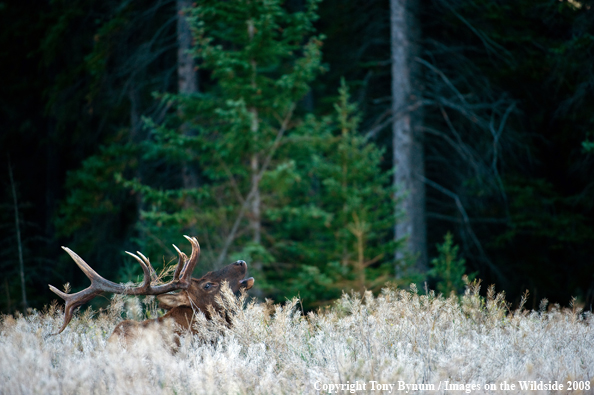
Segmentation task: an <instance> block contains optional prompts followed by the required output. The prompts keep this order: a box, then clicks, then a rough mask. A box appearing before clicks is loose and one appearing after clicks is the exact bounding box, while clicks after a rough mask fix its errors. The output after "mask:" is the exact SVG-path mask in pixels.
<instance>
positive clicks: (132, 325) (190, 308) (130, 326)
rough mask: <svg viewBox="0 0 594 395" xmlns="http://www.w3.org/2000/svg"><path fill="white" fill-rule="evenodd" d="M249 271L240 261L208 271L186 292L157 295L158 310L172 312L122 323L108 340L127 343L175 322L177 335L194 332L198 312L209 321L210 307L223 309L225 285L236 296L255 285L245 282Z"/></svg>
mask: <svg viewBox="0 0 594 395" xmlns="http://www.w3.org/2000/svg"><path fill="white" fill-rule="evenodd" d="M246 272H247V264H246V263H245V262H244V261H237V262H235V263H232V264H230V265H228V266H225V267H224V268H222V269H220V270H217V271H214V272H208V273H206V274H205V275H204V276H202V277H200V278H198V279H196V278H192V283H191V284H190V287H189V288H188V289H187V290H184V291H181V292H179V293H176V294H164V295H159V296H157V299H158V301H159V307H161V308H163V309H165V310H169V311H168V312H167V313H166V314H165V315H164V316H163V317H159V318H157V319H152V320H146V321H142V322H137V321H131V320H126V321H122V322H120V323H119V324H118V325H117V326H116V328H115V329H114V331H113V333H112V335H111V336H110V338H109V340H108V341H109V342H114V341H121V340H123V341H124V342H125V343H127V342H128V341H129V340H132V339H133V338H135V337H136V336H137V335H138V334H139V333H141V332H143V331H145V330H157V331H161V330H162V329H163V328H164V327H168V326H169V325H170V324H172V323H173V324H175V328H176V329H175V333H176V334H177V335H180V334H182V333H184V332H188V331H191V332H195V330H194V328H193V322H194V314H195V313H196V312H198V311H201V312H202V313H204V315H205V316H206V318H207V319H210V314H209V312H208V308H209V306H212V307H213V308H214V310H215V311H217V312H218V311H220V310H221V307H220V306H219V305H218V304H217V303H216V302H215V298H216V296H217V295H219V294H220V291H221V287H222V286H223V282H227V283H228V284H229V288H231V290H232V291H233V292H234V293H238V292H239V291H240V289H245V290H248V289H250V288H251V287H252V286H253V285H254V279H253V278H251V277H250V278H249V279H245V280H244V279H243V278H244V277H245V275H246ZM176 343H177V341H176Z"/></svg>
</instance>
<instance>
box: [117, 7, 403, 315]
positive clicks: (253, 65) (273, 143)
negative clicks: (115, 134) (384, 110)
mask: <svg viewBox="0 0 594 395" xmlns="http://www.w3.org/2000/svg"><path fill="white" fill-rule="evenodd" d="M316 3H317V2H315V1H311V2H309V3H308V6H307V8H306V10H305V11H303V12H296V13H292V14H290V13H288V12H287V11H286V10H285V9H284V8H283V7H281V2H278V1H268V2H252V3H244V2H218V1H204V2H201V3H200V5H199V6H197V7H196V8H195V9H194V10H192V18H191V21H192V26H193V28H194V33H195V35H196V47H195V49H194V54H195V55H196V57H197V59H198V60H199V61H200V62H201V63H200V64H201V66H200V67H201V69H202V70H205V71H208V72H209V75H210V78H211V81H210V82H209V83H208V84H205V85H206V86H205V88H204V89H205V91H204V92H201V93H197V94H192V95H188V94H185V95H179V94H178V95H170V94H165V95H162V96H161V99H162V100H163V101H164V102H167V103H172V104H174V105H175V106H176V107H177V109H178V111H177V112H176V113H175V114H172V116H171V117H169V118H168V120H166V122H164V123H157V122H155V121H153V120H151V119H146V126H147V127H148V128H149V130H150V139H148V140H147V141H145V142H144V143H143V144H142V152H143V153H144V154H143V160H145V161H165V163H167V164H168V166H173V167H172V169H181V168H182V167H183V166H184V165H185V166H192V167H194V168H195V169H198V170H199V173H200V184H199V186H198V187H196V188H187V187H185V188H184V187H183V186H180V183H179V177H176V176H173V177H172V178H174V179H175V178H177V180H178V181H177V184H176V183H171V184H170V186H167V187H163V185H164V183H157V182H155V181H154V180H153V181H152V182H146V181H144V182H143V181H141V180H137V179H126V178H125V177H120V176H118V180H119V181H120V182H122V183H123V185H124V186H125V187H127V188H131V189H132V190H134V191H135V192H136V193H138V194H140V195H141V196H142V199H143V209H142V211H141V218H140V221H139V229H140V230H141V233H143V234H144V235H145V237H144V240H146V241H147V242H148V245H150V244H152V245H153V246H154V247H158V248H159V250H158V251H159V252H162V249H161V245H164V244H167V243H168V242H178V240H179V237H180V235H181V234H182V233H186V232H190V233H192V234H195V235H196V236H197V237H198V238H199V240H200V241H201V243H202V245H203V249H202V251H203V254H202V256H203V258H202V260H201V261H202V265H203V267H202V269H201V270H204V269H206V268H211V267H212V266H214V265H217V264H222V263H223V261H224V260H228V259H236V258H237V259H239V258H241V259H245V260H247V261H248V262H250V265H251V266H250V270H252V271H255V272H256V274H255V275H256V276H257V277H258V281H257V286H258V287H259V288H260V289H261V290H263V291H264V292H265V294H266V295H269V296H272V297H274V298H277V299H280V300H282V299H284V298H285V297H290V296H293V295H301V297H302V298H303V300H304V304H305V306H306V307H308V308H309V307H314V306H316V305H319V304H321V303H325V302H327V301H329V300H331V299H334V298H337V297H340V294H341V292H342V290H344V289H347V290H351V289H355V290H357V291H364V290H365V289H374V290H377V289H379V287H380V286H381V285H383V284H384V283H385V282H386V281H387V280H388V279H389V278H391V277H392V275H391V274H392V273H393V269H394V264H395V263H394V260H393V258H392V257H393V254H394V248H395V247H396V244H395V243H394V242H393V241H392V240H391V236H390V233H391V225H392V223H393V221H394V214H393V212H394V201H393V197H392V195H393V194H392V189H391V187H390V179H389V174H388V173H385V172H382V170H381V163H382V159H383V154H382V151H381V150H380V149H379V148H377V147H376V146H375V145H373V144H370V143H368V142H366V141H365V139H364V138H363V137H361V136H360V135H359V131H358V125H359V119H360V118H359V116H358V115H357V114H356V108H355V106H354V105H353V104H351V103H350V102H349V94H348V89H347V86H346V83H345V82H344V81H343V82H342V86H341V88H340V90H339V101H338V102H337V103H336V105H335V108H334V113H333V114H331V115H328V116H326V117H323V118H318V117H315V116H313V115H311V114H309V115H306V116H303V115H301V114H302V110H301V109H300V107H299V101H300V100H301V99H302V98H303V97H304V96H305V95H306V94H307V93H308V91H309V84H310V83H311V82H312V81H313V79H314V78H315V77H316V76H317V75H318V74H319V73H320V72H322V71H323V67H322V66H321V52H320V47H321V44H322V43H321V37H318V36H311V37H308V35H310V34H312V33H313V27H312V23H313V22H314V21H315V20H316V18H317V17H316V14H315V9H316ZM188 130H190V131H188ZM156 177H157V178H158V177H160V176H159V175H156ZM165 185H166V183H165ZM256 196H257V199H258V200H257V204H258V209H259V210H261V211H260V212H259V213H258V212H256V211H254V208H253V207H254V204H255V202H256V200H255V197H256ZM258 216H259V217H258ZM257 221H259V226H260V228H259V230H258V231H256V230H255V229H254V222H257ZM257 232H259V233H257ZM260 236H261V237H260ZM156 239H158V240H160V241H161V242H160V243H159V245H155V243H154V240H156ZM148 245H147V247H148ZM142 248H144V246H143V247H142ZM147 251H148V252H149V253H150V249H147Z"/></svg>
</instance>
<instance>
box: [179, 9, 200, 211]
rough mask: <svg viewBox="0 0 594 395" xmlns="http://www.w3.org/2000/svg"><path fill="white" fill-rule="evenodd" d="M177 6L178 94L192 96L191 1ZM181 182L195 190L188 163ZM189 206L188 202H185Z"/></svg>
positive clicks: (194, 89)
mask: <svg viewBox="0 0 594 395" xmlns="http://www.w3.org/2000/svg"><path fill="white" fill-rule="evenodd" d="M176 6H177V43H178V47H177V82H178V89H177V91H178V93H179V94H192V93H196V92H198V76H197V74H196V70H195V68H196V64H195V61H194V57H193V56H192V55H191V54H190V53H189V50H190V49H191V48H192V32H191V30H190V25H189V23H188V21H187V19H186V15H185V13H184V10H186V9H188V8H190V7H191V6H192V1H189V0H176ZM179 115H180V116H181V118H182V119H183V115H184V114H183V108H180V109H179ZM181 128H182V133H183V134H184V135H190V133H191V130H190V127H189V125H188V124H187V123H184V124H183V125H182V126H181ZM182 182H183V187H184V189H191V188H196V187H197V186H198V174H197V172H196V169H195V168H194V167H193V166H192V165H191V164H190V163H189V162H188V161H183V163H182ZM186 203H187V204H190V202H186Z"/></svg>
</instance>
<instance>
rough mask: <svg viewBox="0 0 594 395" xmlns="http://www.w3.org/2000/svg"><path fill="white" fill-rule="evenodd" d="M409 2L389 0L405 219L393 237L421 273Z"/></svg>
mask: <svg viewBox="0 0 594 395" xmlns="http://www.w3.org/2000/svg"><path fill="white" fill-rule="evenodd" d="M413 1H414V0H390V25H391V49H392V114H393V123H392V132H393V147H392V148H393V158H394V184H395V185H396V187H397V188H399V189H398V192H397V194H398V197H399V198H400V201H402V204H403V207H404V211H405V218H403V219H401V220H399V221H398V222H397V223H396V225H395V237H396V238H397V239H400V238H402V237H405V238H406V239H407V247H408V250H409V252H410V253H412V254H413V255H416V256H418V258H417V260H416V269H417V270H418V271H420V272H425V271H426V270H427V234H426V233H427V231H426V224H425V185H424V183H423V179H424V173H425V166H424V153H423V142H422V136H421V135H420V128H418V127H417V128H415V124H414V123H415V121H418V120H419V119H420V117H418V116H414V114H411V112H410V111H407V110H406V108H407V107H408V106H409V104H410V102H411V99H412V97H413V96H414V94H413V92H414V91H413V78H414V73H413V62H412V59H413V58H414V51H415V48H414V42H413V40H412V38H413V37H414V35H415V26H414V15H413V9H412V8H411V5H412V3H413ZM396 258H397V259H402V258H404V253H403V252H402V251H397V252H396ZM399 274H402V273H399Z"/></svg>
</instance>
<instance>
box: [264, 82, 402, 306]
mask: <svg viewBox="0 0 594 395" xmlns="http://www.w3.org/2000/svg"><path fill="white" fill-rule="evenodd" d="M358 124H359V117H358V116H357V114H356V112H355V106H354V105H353V104H351V103H349V94H348V89H347V87H346V84H345V82H344V81H343V82H342V86H341V88H340V90H339V101H338V103H336V105H335V113H334V114H332V115H330V116H328V117H326V118H323V119H322V120H321V121H319V122H317V121H316V120H314V119H313V117H311V118H309V120H308V122H306V123H305V124H304V127H305V129H302V130H300V133H296V134H294V135H293V138H292V141H291V145H289V147H290V148H292V149H293V153H294V154H293V155H294V158H296V159H295V167H294V169H293V170H292V177H293V178H292V185H290V186H289V188H288V191H287V192H288V193H287V194H285V195H284V196H283V199H284V200H283V204H282V205H281V207H280V208H277V209H269V210H268V216H269V218H270V219H271V220H272V221H274V223H275V225H274V227H275V228H276V229H277V234H278V236H277V238H278V239H279V240H282V242H280V241H279V242H277V243H276V246H275V249H276V250H277V251H278V254H279V256H280V257H282V258H281V262H290V263H287V264H284V265H283V269H282V273H279V274H278V275H277V278H278V279H279V281H280V280H282V279H286V278H287V277H289V281H288V284H289V287H288V288H286V287H285V290H284V291H285V292H287V291H289V292H290V294H294V295H300V297H301V298H302V299H303V301H304V304H305V305H306V306H315V305H319V304H321V303H324V302H325V301H328V300H330V299H333V298H336V297H339V296H340V293H341V292H342V291H343V290H356V291H360V292H363V291H364V290H365V289H372V290H377V289H378V288H379V287H380V286H381V285H383V284H384V283H385V282H386V281H387V280H388V279H390V278H392V277H393V272H394V265H395V262H394V259H393V254H394V250H395V248H396V244H395V243H394V241H393V240H391V236H390V233H391V226H392V224H393V221H394V205H395V202H394V200H393V194H392V192H393V191H392V189H391V187H390V179H389V173H385V172H382V171H381V168H380V166H381V163H382V151H381V150H380V149H379V148H378V147H376V146H375V145H374V144H371V143H368V142H366V141H365V140H364V138H363V137H361V136H360V135H359V133H358ZM287 178H288V177H287ZM284 281H285V282H287V280H284Z"/></svg>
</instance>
